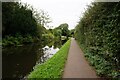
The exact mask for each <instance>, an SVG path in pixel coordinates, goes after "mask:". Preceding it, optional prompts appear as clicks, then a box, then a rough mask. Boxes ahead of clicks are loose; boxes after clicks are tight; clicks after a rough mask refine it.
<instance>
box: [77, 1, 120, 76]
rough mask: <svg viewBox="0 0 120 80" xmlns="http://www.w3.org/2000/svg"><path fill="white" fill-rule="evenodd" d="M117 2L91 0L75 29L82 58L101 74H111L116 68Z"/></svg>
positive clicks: (118, 62)
mask: <svg viewBox="0 0 120 80" xmlns="http://www.w3.org/2000/svg"><path fill="white" fill-rule="evenodd" d="M119 6H120V3H109V2H106V3H104V2H99V3H97V2H94V3H92V5H91V6H89V8H88V10H87V11H86V12H85V13H84V16H83V18H82V19H81V20H80V22H79V23H78V25H77V26H76V29H75V37H76V39H77V41H78V42H79V44H80V45H83V47H82V48H83V50H84V51H85V55H86V57H88V59H89V61H90V63H91V65H93V66H94V67H95V68H96V71H97V73H98V74H99V75H101V76H109V77H115V76H117V75H118V73H120V72H119V70H120V66H119V65H120V54H119V52H120V43H119V40H120V38H119V32H120V23H119V21H120V7H119Z"/></svg>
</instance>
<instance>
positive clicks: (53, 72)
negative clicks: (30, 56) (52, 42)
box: [28, 40, 71, 80]
mask: <svg viewBox="0 0 120 80" xmlns="http://www.w3.org/2000/svg"><path fill="white" fill-rule="evenodd" d="M70 42H71V40H68V41H67V42H66V43H65V44H64V45H63V46H62V47H61V48H60V50H59V51H58V52H57V53H56V54H55V55H54V56H53V57H52V58H50V59H49V60H48V61H46V62H45V63H43V64H39V65H36V66H35V69H34V70H33V71H32V72H31V73H30V74H29V75H28V79H30V80H32V79H35V78H61V77H62V72H63V69H64V65H65V62H66V59H67V55H68V51H69V47H70Z"/></svg>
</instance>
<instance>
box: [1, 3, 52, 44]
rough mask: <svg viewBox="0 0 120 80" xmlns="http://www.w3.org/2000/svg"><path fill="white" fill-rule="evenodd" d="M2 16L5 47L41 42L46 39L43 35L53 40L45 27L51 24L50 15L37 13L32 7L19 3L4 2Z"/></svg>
mask: <svg viewBox="0 0 120 80" xmlns="http://www.w3.org/2000/svg"><path fill="white" fill-rule="evenodd" d="M2 14H3V15H2V22H3V25H2V26H3V27H2V32H3V35H2V37H3V46H16V45H21V44H24V43H31V42H34V41H35V42H36V41H40V40H41V39H42V38H43V39H44V37H42V34H48V36H47V37H46V38H47V39H48V38H50V39H52V38H53V36H52V35H51V34H49V31H48V30H46V28H45V26H44V25H47V23H49V22H50V19H49V15H48V14H47V13H45V12H44V11H42V10H41V11H40V12H37V11H35V10H34V9H33V8H32V7H31V6H29V5H27V4H21V3H18V2H3V3H2ZM40 21H41V22H40ZM18 33H19V35H18Z"/></svg>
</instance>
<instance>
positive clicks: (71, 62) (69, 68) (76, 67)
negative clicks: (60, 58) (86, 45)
mask: <svg viewBox="0 0 120 80" xmlns="http://www.w3.org/2000/svg"><path fill="white" fill-rule="evenodd" d="M63 78H98V77H97V75H96V73H95V71H94V70H93V69H92V67H91V66H89V64H88V62H87V61H86V59H85V57H84V55H83V52H82V51H81V49H80V47H79V46H78V44H77V42H76V41H75V39H74V38H72V39H71V45H70V49H69V53H68V58H67V61H66V64H65V68H64V73H63Z"/></svg>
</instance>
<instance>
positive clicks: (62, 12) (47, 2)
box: [21, 0, 93, 29]
mask: <svg viewBox="0 0 120 80" xmlns="http://www.w3.org/2000/svg"><path fill="white" fill-rule="evenodd" d="M21 1H22V2H24V3H28V4H30V5H31V6H33V7H34V8H36V9H42V10H44V11H45V12H48V14H49V16H50V17H51V19H52V22H51V23H50V24H49V25H50V26H53V27H58V26H59V25H60V24H62V23H68V24H69V29H73V28H75V26H76V24H77V22H78V21H79V19H80V17H81V16H82V14H83V12H84V11H85V9H86V8H87V5H89V4H90V3H91V1H93V0H21Z"/></svg>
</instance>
